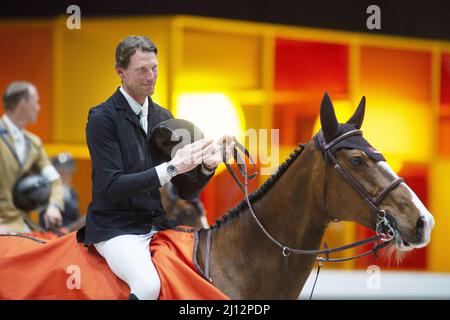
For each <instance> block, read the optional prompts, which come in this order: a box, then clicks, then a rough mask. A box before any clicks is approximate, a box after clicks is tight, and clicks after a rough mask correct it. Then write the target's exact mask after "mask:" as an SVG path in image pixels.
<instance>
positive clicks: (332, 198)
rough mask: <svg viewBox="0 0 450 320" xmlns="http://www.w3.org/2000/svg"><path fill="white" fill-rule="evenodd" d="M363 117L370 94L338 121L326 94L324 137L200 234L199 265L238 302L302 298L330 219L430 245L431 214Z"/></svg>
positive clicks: (401, 243)
mask: <svg viewBox="0 0 450 320" xmlns="http://www.w3.org/2000/svg"><path fill="white" fill-rule="evenodd" d="M364 112H365V97H363V98H362V99H361V102H360V103H359V105H358V107H357V109H356V111H355V113H354V114H353V116H352V117H351V118H350V119H349V120H348V121H347V122H346V123H341V124H339V123H338V121H337V118H336V115H335V111H334V107H333V104H332V102H331V100H330V98H329V96H328V93H326V94H325V96H324V97H323V100H322V103H321V108H320V121H321V125H322V129H321V130H320V132H319V133H317V134H316V135H315V136H314V138H313V139H312V140H311V141H310V142H309V143H307V144H306V146H304V148H303V147H302V148H300V149H298V150H296V151H294V152H293V153H292V154H291V156H290V158H289V159H288V160H287V161H286V162H285V163H283V164H282V165H281V166H280V167H279V169H278V171H277V172H276V173H275V174H274V175H272V176H271V177H270V178H269V179H268V180H267V181H266V182H265V183H264V184H263V185H262V186H261V187H260V188H259V189H258V190H257V191H255V192H254V193H252V194H251V195H250V196H249V198H248V200H249V201H242V202H241V203H240V204H239V205H238V206H237V207H236V208H234V209H232V210H230V211H229V212H228V213H227V214H226V215H224V216H223V217H222V218H221V219H220V220H218V221H216V223H215V224H214V225H212V226H211V227H210V228H209V229H204V230H200V232H199V239H200V240H199V244H198V251H197V255H196V258H197V263H198V266H199V269H200V270H202V271H203V272H204V273H205V271H206V274H205V276H206V277H208V278H209V279H210V281H211V282H212V283H213V284H214V285H215V286H216V287H217V288H219V289H220V290H221V291H222V292H224V293H225V294H226V295H228V296H229V297H230V298H232V299H283V298H287V299H297V298H298V296H299V294H300V292H301V290H302V288H303V286H304V284H305V281H306V280H307V278H308V276H309V274H310V272H311V270H312V268H313V265H314V261H315V260H316V256H317V255H316V254H315V253H319V250H318V249H319V248H320V244H321V241H322V238H323V235H324V232H325V229H326V228H327V226H328V225H329V224H330V223H331V222H332V221H338V220H345V221H353V222H356V223H358V224H361V225H363V226H365V227H368V228H371V229H374V230H376V231H377V234H378V235H379V237H378V239H382V240H383V241H384V242H385V244H389V245H390V246H395V248H396V250H398V251H400V252H406V251H410V250H412V249H414V248H422V247H424V246H426V245H427V244H428V243H429V241H430V234H431V230H432V228H433V226H434V219H433V216H432V215H431V213H430V212H429V211H428V210H427V209H426V208H425V206H424V205H423V204H422V202H421V201H420V200H419V198H418V197H417V196H416V194H415V193H414V192H413V191H412V190H411V189H410V188H409V187H408V185H407V184H406V183H405V182H404V181H403V180H402V179H400V178H399V177H398V176H397V175H396V174H395V173H394V172H393V170H392V169H391V168H390V167H389V165H388V164H387V162H386V161H385V159H384V157H383V156H382V155H381V153H379V152H378V151H377V150H376V149H375V148H373V147H372V146H371V145H370V144H369V143H368V142H367V141H366V140H365V139H364V138H363V136H362V131H361V130H360V128H361V125H362V123H363V118H364ZM384 227H387V230H384ZM291 248H301V249H297V252H295V251H296V249H291ZM308 250H309V251H308ZM292 252H293V253H300V254H290V253H292ZM305 252H307V253H312V254H302V253H305ZM326 253H328V252H326ZM288 256H289V263H288V264H286V257H288ZM322 260H326V259H322Z"/></svg>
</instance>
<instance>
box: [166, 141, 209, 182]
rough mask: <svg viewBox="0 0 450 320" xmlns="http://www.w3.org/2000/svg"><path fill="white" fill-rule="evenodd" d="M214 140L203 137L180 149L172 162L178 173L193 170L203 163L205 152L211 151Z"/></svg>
mask: <svg viewBox="0 0 450 320" xmlns="http://www.w3.org/2000/svg"><path fill="white" fill-rule="evenodd" d="M212 142H213V140H211V139H201V140H198V141H196V142H194V143H191V144H188V145H186V146H184V147H183V148H181V149H179V150H178V151H177V152H176V154H175V156H174V157H173V159H172V160H170V164H172V165H174V166H175V168H176V170H177V174H182V173H185V172H188V171H191V170H192V169H194V168H195V167H197V166H198V165H199V164H201V163H202V159H203V154H204V153H207V152H209V149H210V148H211V144H212Z"/></svg>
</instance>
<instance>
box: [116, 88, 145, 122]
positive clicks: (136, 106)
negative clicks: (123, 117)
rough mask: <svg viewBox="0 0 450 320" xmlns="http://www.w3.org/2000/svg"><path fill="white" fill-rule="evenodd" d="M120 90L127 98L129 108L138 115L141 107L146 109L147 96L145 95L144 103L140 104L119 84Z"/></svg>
mask: <svg viewBox="0 0 450 320" xmlns="http://www.w3.org/2000/svg"><path fill="white" fill-rule="evenodd" d="M119 90H120V92H122V94H123V96H124V97H125V99H126V100H127V102H128V104H129V105H130V107H131V109H133V111H134V113H136V114H137V115H139V114H140V113H141V108H142V107H144V108H146V109H147V110H148V97H145V101H144V104H143V105H141V104H140V103H139V102H137V101H136V100H135V99H134V98H133V97H131V96H130V95H129V94H128V93H127V92H126V91H125V89H124V88H123V87H122V86H121V87H120V88H119Z"/></svg>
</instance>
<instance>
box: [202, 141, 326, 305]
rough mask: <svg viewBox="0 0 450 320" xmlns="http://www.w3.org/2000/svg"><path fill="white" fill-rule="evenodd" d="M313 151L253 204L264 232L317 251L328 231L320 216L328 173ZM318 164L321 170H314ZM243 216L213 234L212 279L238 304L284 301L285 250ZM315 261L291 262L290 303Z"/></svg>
mask: <svg viewBox="0 0 450 320" xmlns="http://www.w3.org/2000/svg"><path fill="white" fill-rule="evenodd" d="M317 156H320V154H318V152H314V148H313V147H312V146H309V148H308V147H307V148H306V149H305V150H304V151H303V153H302V154H301V155H300V156H299V157H298V158H297V159H296V160H295V161H294V162H293V163H292V164H291V165H290V167H289V168H288V169H287V171H286V172H284V173H283V174H282V176H281V177H279V178H278V180H277V181H276V182H275V184H274V185H273V186H271V188H270V189H269V190H268V191H267V192H266V194H265V195H264V196H263V197H262V198H261V199H260V200H258V201H257V202H256V203H254V204H252V206H253V208H254V211H255V213H256V216H257V217H258V219H259V221H260V222H261V224H262V225H263V226H264V227H265V228H266V230H267V231H268V232H269V233H270V234H271V235H272V236H273V237H274V238H275V239H276V240H278V241H279V242H280V243H282V244H283V245H287V246H289V247H290V248H297V249H318V248H319V247H320V242H321V240H322V237H323V234H324V231H325V228H326V226H327V223H328V222H327V221H328V219H326V216H325V215H324V213H323V212H321V200H322V199H321V196H322V190H319V189H318V188H319V186H320V187H321V186H322V183H323V173H324V168H323V167H322V163H323V162H322V161H320V160H321V159H317V158H316V157H317ZM317 164H320V165H321V167H320V168H315V167H314V165H317ZM246 211H247V212H245V211H244V212H241V213H240V214H239V215H238V216H237V217H235V218H234V219H232V220H231V221H229V222H227V223H225V224H224V225H223V226H220V227H219V228H218V229H216V230H213V242H212V247H211V256H210V257H211V264H210V266H211V278H212V279H213V282H214V284H215V285H216V286H217V287H218V288H219V289H221V290H223V291H224V292H225V293H226V294H228V295H229V296H230V297H232V298H236V299H253V298H260V299H265V298H268V299H277V298H284V297H285V295H284V294H285V287H284V281H285V280H286V278H285V276H286V275H285V271H284V261H285V260H284V259H285V258H284V257H283V255H282V251H281V248H279V247H278V246H276V245H275V244H274V243H273V242H272V241H271V240H269V239H268V237H266V235H264V233H263V231H262V230H261V229H260V228H259V227H258V225H257V223H256V222H255V219H254V218H253V217H252V215H251V214H250V212H248V209H247V210H246ZM314 259H315V257H314V256H304V255H301V256H297V255H291V256H290V257H289V269H288V270H289V271H288V278H287V279H288V280H289V282H288V283H289V284H290V285H289V288H288V292H289V295H288V297H289V298H297V296H298V294H299V293H300V290H301V288H302V287H303V285H304V282H305V281H306V279H307V277H308V275H309V273H310V272H311V269H312V267H313V264H314Z"/></svg>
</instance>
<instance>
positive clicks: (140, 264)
mask: <svg viewBox="0 0 450 320" xmlns="http://www.w3.org/2000/svg"><path fill="white" fill-rule="evenodd" d="M153 234H154V232H152V233H148V234H143V235H122V236H118V237H115V238H112V239H110V240H107V241H103V242H100V243H96V244H95V245H94V246H95V248H96V249H97V251H98V252H99V253H100V254H101V255H102V256H103V257H104V258H105V260H106V261H107V263H108V265H109V267H110V269H111V270H112V271H113V272H114V273H115V274H116V275H117V276H118V277H119V278H120V279H122V280H123V281H125V282H126V283H127V284H128V286H129V287H130V291H131V293H132V294H134V295H135V296H136V297H137V298H138V299H141V300H156V299H158V296H159V291H160V288H161V282H160V280H159V276H158V273H157V271H156V268H155V266H154V265H153V262H152V260H151V256H150V250H149V244H150V240H151V237H152V235H153Z"/></svg>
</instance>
